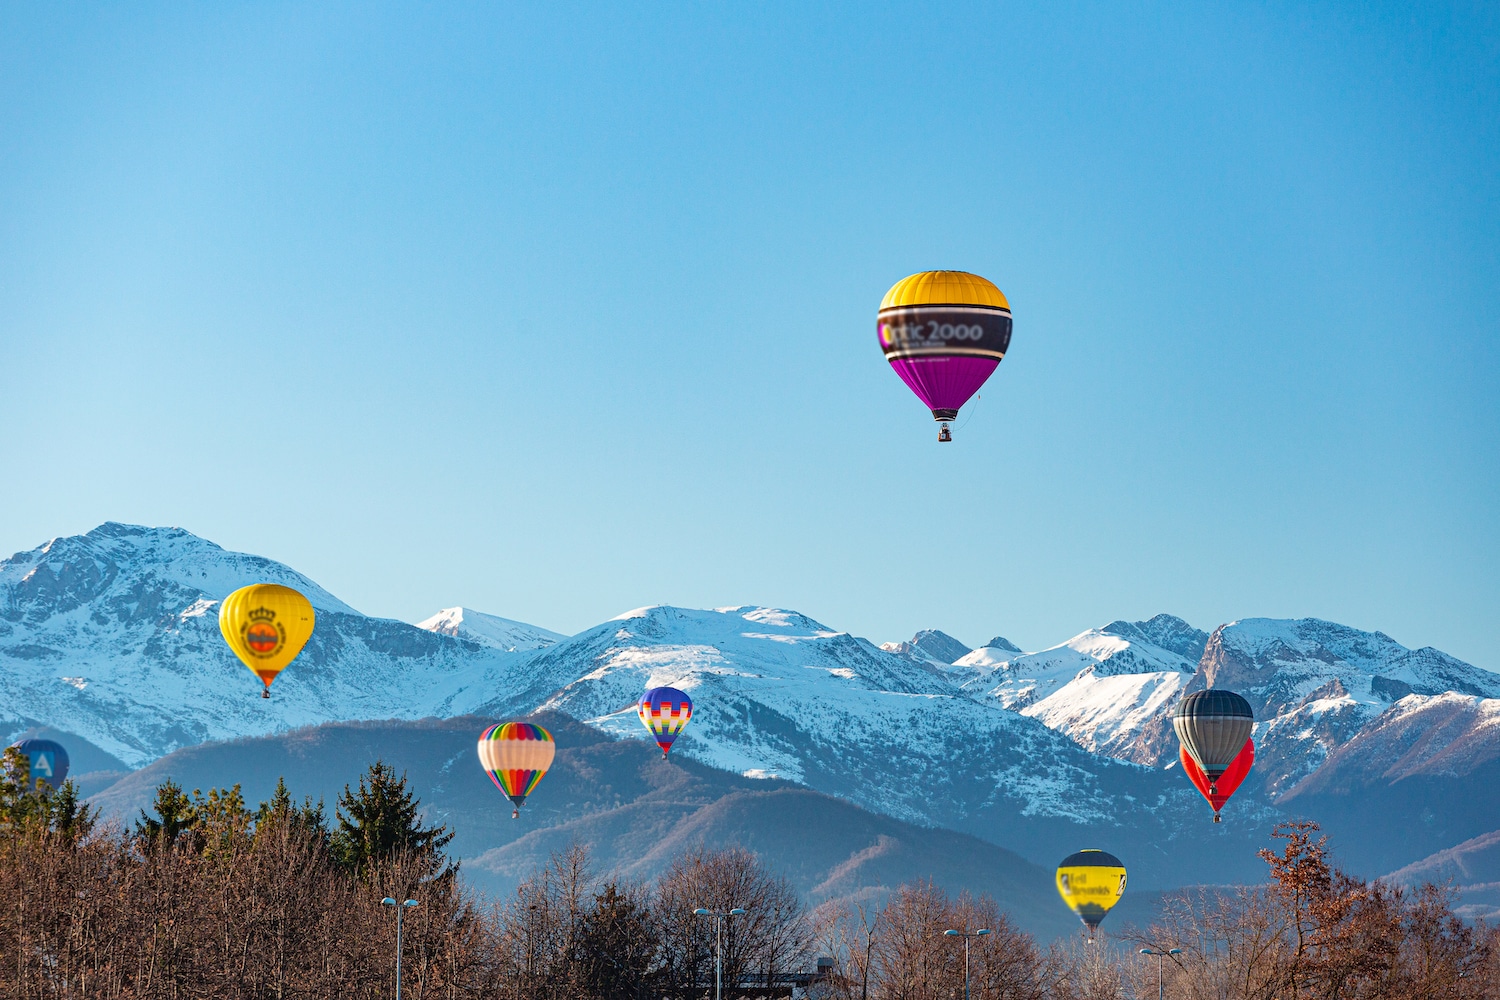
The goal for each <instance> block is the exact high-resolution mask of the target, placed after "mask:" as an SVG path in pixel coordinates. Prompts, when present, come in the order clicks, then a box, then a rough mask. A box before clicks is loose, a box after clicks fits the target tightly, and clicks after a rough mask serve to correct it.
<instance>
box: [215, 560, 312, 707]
mask: <svg viewBox="0 0 1500 1000" xmlns="http://www.w3.org/2000/svg"><path fill="white" fill-rule="evenodd" d="M313 618H314V615H313V606H312V604H310V603H309V602H308V600H307V598H305V597H303V596H302V595H301V594H299V593H297V591H295V590H293V589H292V588H291V587H283V586H282V585H281V584H279V583H253V584H251V585H250V586H248V587H241V588H240V589H239V590H236V591H235V592H234V593H232V594H230V595H229V596H228V597H226V598H224V603H223V604H221V605H219V631H220V632H222V633H224V641H225V642H227V643H229V648H230V649H232V650H234V655H235V656H238V657H239V658H240V659H241V660H242V661H243V662H244V664H245V666H247V667H249V668H250V672H251V673H252V674H254V675H255V676H257V677H259V678H260V681H261V683H262V684H264V685H265V687H264V688H263V689H262V690H261V693H260V696H261V697H262V698H269V697H271V682H272V681H274V680H275V679H276V675H277V674H279V673H281V671H282V670H284V669H286V665H287V664H288V663H291V662H292V661H293V660H295V659H296V658H297V654H298V653H300V652H302V647H303V646H305V645H307V640H308V639H310V638H312V632H313Z"/></svg>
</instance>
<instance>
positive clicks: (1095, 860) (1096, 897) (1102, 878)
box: [1057, 850, 1125, 935]
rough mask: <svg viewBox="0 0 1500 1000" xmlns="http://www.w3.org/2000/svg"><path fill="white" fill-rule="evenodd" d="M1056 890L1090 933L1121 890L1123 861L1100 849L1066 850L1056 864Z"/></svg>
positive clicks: (1117, 898)
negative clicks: (1065, 854)
mask: <svg viewBox="0 0 1500 1000" xmlns="http://www.w3.org/2000/svg"><path fill="white" fill-rule="evenodd" d="M1057 894H1058V895H1059V896H1061V897H1062V898H1063V902H1064V903H1067V904H1068V906H1069V907H1070V908H1071V909H1072V911H1073V912H1074V913H1076V914H1078V919H1079V920H1082V921H1083V922H1084V924H1085V925H1087V926H1088V929H1089V933H1090V934H1091V935H1092V933H1093V931H1094V929H1095V928H1096V927H1098V926H1099V922H1100V921H1102V920H1103V919H1104V917H1105V914H1107V913H1109V911H1110V910H1111V909H1112V908H1113V907H1114V905H1115V904H1116V903H1118V902H1119V901H1120V897H1121V896H1122V895H1124V894H1125V865H1124V863H1123V862H1121V861H1120V859H1119V858H1117V857H1115V856H1114V855H1113V854H1107V853H1105V852H1104V851H1096V850H1086V851H1079V852H1078V853H1077V854H1070V855H1068V856H1067V857H1066V858H1063V861H1062V864H1060V865H1058V866H1057Z"/></svg>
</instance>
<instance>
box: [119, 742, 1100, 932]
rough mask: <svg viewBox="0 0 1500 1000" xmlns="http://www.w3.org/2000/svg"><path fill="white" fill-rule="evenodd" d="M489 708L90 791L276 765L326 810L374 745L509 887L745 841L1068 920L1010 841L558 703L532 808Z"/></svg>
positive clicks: (146, 772) (125, 795) (801, 873)
mask: <svg viewBox="0 0 1500 1000" xmlns="http://www.w3.org/2000/svg"><path fill="white" fill-rule="evenodd" d="M486 721H487V720H484V719H480V718H475V717H465V718H457V719H445V720H436V719H424V720H420V721H416V722H384V723H369V722H363V723H330V724H327V725H323V726H318V727H313V728H309V729H301V730H297V731H295V732H292V733H286V734H282V735H278V736H268V737H257V738H251V739H242V740H235V741H231V742H226V743H211V744H204V745H201V746H196V747H190V748H187V749H183V750H179V751H177V752H176V753H173V754H170V755H169V756H167V757H163V758H161V759H160V760H157V761H155V762H154V763H152V764H151V765H150V766H148V767H146V768H144V769H142V770H140V771H137V772H135V773H134V774H132V775H130V776H129V777H128V778H126V779H124V780H122V781H120V782H118V783H116V784H115V785H113V786H112V787H111V788H109V789H108V790H107V791H105V792H103V793H101V794H99V795H97V796H95V797H94V799H93V802H94V804H95V805H97V806H99V807H100V808H101V809H103V810H104V811H105V812H106V813H107V814H108V815H111V816H115V817H120V818H133V817H135V816H136V815H137V811H138V810H140V809H142V808H144V807H147V806H148V805H149V802H150V799H151V796H152V794H153V791H154V789H155V787H156V785H157V784H158V783H160V782H161V781H163V780H165V779H166V778H167V777H171V778H173V779H174V780H176V781H177V782H178V783H180V784H182V785H183V786H184V787H186V788H188V789H192V788H204V789H207V788H209V787H218V786H222V785H226V784H233V783H234V782H241V783H242V786H243V791H244V793H245V796H246V798H247V799H248V800H249V801H250V802H251V803H252V805H253V804H254V803H255V802H258V801H260V800H262V799H265V798H268V797H269V796H270V794H271V791H272V789H273V788H274V787H275V783H276V780H277V778H278V777H279V776H285V778H286V781H287V785H288V787H289V788H290V789H291V790H292V791H293V793H294V794H296V795H298V796H301V795H312V796H313V797H314V798H319V797H321V798H323V799H324V800H325V802H326V804H327V806H328V809H329V812H330V814H331V813H332V810H333V805H334V803H335V801H336V800H337V796H338V794H339V792H340V791H342V789H343V787H344V785H345V784H346V783H352V782H355V781H357V780H358V777H359V775H360V774H361V773H362V772H363V771H364V770H365V769H366V768H367V767H368V766H369V765H370V763H372V762H374V761H375V760H377V759H384V760H386V761H391V762H395V763H396V765H397V766H398V767H399V768H400V769H401V770H402V771H403V772H404V773H405V774H406V776H407V780H408V781H409V782H410V783H411V786H412V788H413V789H414V790H415V792H416V793H417V795H418V796H419V797H420V798H421V799H422V802H423V805H424V807H425V815H426V818H427V820H428V822H442V823H446V824H448V825H449V826H450V827H451V828H452V829H453V830H455V831H456V833H457V837H456V838H455V840H454V842H453V844H452V851H453V853H454V854H456V855H458V856H460V857H463V858H465V859H466V860H465V862H464V871H465V873H466V875H467V877H468V878H469V879H470V880H471V881H472V882H473V883H474V884H475V885H477V886H479V887H481V888H483V889H485V890H486V891H488V892H490V893H492V894H494V895H497V896H503V895H504V894H506V893H507V892H509V891H510V890H511V889H512V888H513V887H514V886H515V884H516V882H517V881H518V880H519V879H520V878H522V877H524V876H525V875H526V874H527V873H528V872H530V871H531V870H532V869H534V868H535V867H536V866H537V865H539V864H541V863H543V862H544V861H545V860H546V858H547V856H548V854H549V853H550V852H551V851H554V850H559V849H562V848H565V847H566V846H568V845H569V844H570V843H572V842H574V841H577V842H579V843H582V844H586V845H588V846H589V847H590V849H591V851H592V852H593V854H594V857H595V858H596V859H597V860H598V861H599V863H600V865H601V867H603V868H604V869H608V870H618V871H620V872H621V873H622V874H625V875H627V876H629V877H633V878H646V877H650V876H653V875H655V874H657V873H658V872H659V871H660V870H661V869H662V868H663V867H664V866H665V865H666V864H667V863H668V862H669V861H670V859H671V857H672V856H673V854H675V853H676V852H678V851H682V850H685V849H691V848H694V847H700V846H701V847H708V848H723V847H729V846H743V847H747V848H750V849H752V850H754V851H756V852H757V853H758V854H760V855H761V856H762V857H763V858H764V859H765V860H766V861H767V862H768V863H770V864H771V865H773V866H775V867H776V869H777V870H779V871H781V872H783V873H785V874H786V875H787V876H788V877H790V878H791V879H792V880H793V882H794V883H795V884H796V885H797V887H798V889H799V890H801V891H802V893H803V894H804V895H805V896H806V898H807V899H809V900H810V901H813V902H817V901H821V900H824V899H844V898H860V897H866V898H868V897H871V896H876V897H878V896H879V895H880V894H881V892H882V890H883V889H887V888H890V887H893V886H896V885H899V884H900V883H902V882H905V881H910V880H914V879H926V878H931V879H933V880H934V881H936V882H937V883H938V884H940V885H943V886H945V887H947V888H948V889H950V890H951V891H954V892H957V891H959V890H961V889H964V888H967V889H969V890H970V891H974V892H986V893H989V894H991V895H993V896H994V897H995V898H996V899H998V900H1000V902H1001V903H1002V905H1004V906H1005V907H1006V909H1007V910H1008V911H1010V912H1012V913H1013V914H1014V915H1015V917H1016V919H1017V921H1018V922H1019V923H1021V924H1022V925H1023V926H1025V927H1026V928H1027V929H1029V930H1032V931H1034V932H1036V933H1038V934H1040V935H1042V936H1043V937H1052V936H1054V935H1056V934H1059V933H1065V932H1067V931H1069V930H1070V929H1071V928H1072V926H1073V917H1072V916H1071V914H1069V913H1068V912H1067V911H1066V910H1065V909H1063V908H1062V905H1061V903H1060V902H1059V901H1058V899H1057V895H1056V892H1055V890H1054V888H1053V885H1052V873H1051V871H1050V869H1046V868H1043V867H1040V866H1037V865H1034V864H1031V863H1029V862H1027V861H1025V860H1024V859H1022V858H1020V857H1018V856H1017V855H1015V854H1013V853H1011V852H1010V851H1007V850H1004V849H1002V848H998V847H996V846H994V845H993V844H989V843H986V842H984V841H981V840H978V839H976V838H973V837H969V836H965V835H963V834H959V833H953V832H950V831H945V830H931V829H922V828H919V827H915V826H912V825H911V824H909V823H903V822H901V821H899V820H895V819H891V818H890V817H887V816H880V815H877V814H874V813H870V812H867V811H865V810H863V809H860V808H859V807H857V806H854V805H851V804H849V803H847V802H841V801H839V800H838V799H834V798H831V797H829V796H826V795H821V794H818V793H816V792H812V791H808V790H806V789H801V788H797V787H795V786H794V785H792V784H790V783H788V782H784V781H777V780H757V779H753V778H745V777H741V776H739V775H734V774H728V773H726V772H724V771H719V770H715V769H713V768H709V767H706V766H704V765H702V764H698V763H695V762H693V761H690V760H663V759H662V758H661V755H660V753H659V752H658V751H657V750H656V748H655V747H654V746H647V745H643V744H642V743H640V742H638V741H633V740H632V741H621V740H614V739H611V738H610V737H608V736H606V735H604V734H601V733H599V732H597V731H596V730H593V729H590V728H588V727H586V726H583V725H581V724H579V723H577V722H574V721H572V720H571V719H568V718H566V717H563V716H556V715H553V716H546V715H544V716H539V717H537V721H539V722H542V723H543V724H545V725H546V726H548V728H550V729H551V730H552V731H553V733H554V735H555V736H556V738H557V741H558V745H559V751H558V755H557V761H556V763H555V764H554V766H553V768H552V770H551V771H550V772H548V774H547V777H546V778H544V779H543V781H542V783H541V785H540V786H539V787H538V789H537V791H536V793H534V794H533V795H532V797H531V798H530V800H528V802H527V805H526V807H525V809H523V810H522V813H521V818H520V819H516V820H512V819H511V816H510V804H509V802H508V801H507V800H506V799H505V798H504V797H503V796H502V795H501V794H500V793H499V792H498V791H496V789H495V788H494V787H493V786H492V785H491V784H490V781H489V779H488V778H487V777H486V776H485V775H484V774H483V772H482V771H481V770H480V769H479V767H478V766H477V764H476V755H475V750H474V745H475V741H476V739H477V737H478V734H479V732H480V730H481V729H482V728H483V726H484V725H485V724H486Z"/></svg>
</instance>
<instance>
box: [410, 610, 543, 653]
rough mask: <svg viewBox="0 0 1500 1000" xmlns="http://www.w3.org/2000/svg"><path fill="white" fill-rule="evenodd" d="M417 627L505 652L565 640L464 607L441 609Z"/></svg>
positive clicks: (535, 647)
mask: <svg viewBox="0 0 1500 1000" xmlns="http://www.w3.org/2000/svg"><path fill="white" fill-rule="evenodd" d="M417 628H421V629H426V630H427V631H429V632H436V633H438V634H439V635H451V636H453V637H454V638H455V639H467V640H469V641H470V642H477V643H479V644H480V645H481V646H489V647H491V648H493V649H498V650H500V651H501V652H505V653H522V652H526V651H528V650H533V649H541V648H543V647H545V646H550V645H552V644H553V643H554V642H558V641H560V640H562V639H566V638H567V636H565V635H562V634H561V633H558V632H552V631H549V630H547V629H544V628H541V627H540V626H537V625H528V624H526V623H525V622H517V621H511V620H510V619H509V618H501V617H500V616H499V615H487V614H484V613H483V612H481V611H474V610H472V609H470V608H464V607H457V608H444V609H443V610H442V611H439V612H438V613H437V614H435V615H433V616H432V617H431V618H428V619H426V620H425V621H420V622H417Z"/></svg>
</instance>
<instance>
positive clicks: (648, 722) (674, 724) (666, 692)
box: [636, 687, 693, 757]
mask: <svg viewBox="0 0 1500 1000" xmlns="http://www.w3.org/2000/svg"><path fill="white" fill-rule="evenodd" d="M636 711H638V712H639V713H640V716H641V724H642V725H644V726H645V727H646V728H647V729H648V730H650V731H651V737H652V738H653V739H654V740H656V745H657V746H659V747H661V755H662V756H663V757H665V756H666V755H667V751H668V750H671V749H672V742H673V741H674V740H676V739H677V736H678V734H679V733H681V732H682V729H683V727H684V726H686V725H687V724H688V720H689V719H691V718H692V717H693V699H691V698H689V697H688V696H687V695H686V694H685V693H683V692H681V691H679V690H677V689H676V688H672V687H659V688H652V689H651V690H650V691H647V692H646V693H645V694H643V695H641V702H640V704H639V705H637V706H636Z"/></svg>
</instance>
